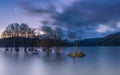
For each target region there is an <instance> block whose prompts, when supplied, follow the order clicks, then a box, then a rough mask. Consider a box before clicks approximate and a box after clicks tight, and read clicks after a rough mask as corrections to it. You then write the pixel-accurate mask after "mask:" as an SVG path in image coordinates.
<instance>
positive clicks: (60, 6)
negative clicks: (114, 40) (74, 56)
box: [0, 0, 120, 38]
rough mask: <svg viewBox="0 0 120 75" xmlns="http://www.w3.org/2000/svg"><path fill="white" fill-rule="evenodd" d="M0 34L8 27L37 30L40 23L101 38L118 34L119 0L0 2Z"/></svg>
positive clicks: (20, 0)
mask: <svg viewBox="0 0 120 75" xmlns="http://www.w3.org/2000/svg"><path fill="white" fill-rule="evenodd" d="M0 9H1V11H0V33H1V32H2V31H3V30H4V29H5V27H6V26H7V25H9V24H11V23H15V22H17V23H27V24H28V25H30V26H31V27H34V28H38V27H40V26H41V25H42V23H43V21H47V22H48V24H50V25H51V26H52V25H53V26H54V25H60V26H62V27H63V28H64V29H66V30H72V31H76V32H77V33H78V34H79V35H80V36H81V37H85V38H88V37H89V38H90V37H103V36H106V35H108V34H111V33H115V32H119V31H120V0H0Z"/></svg>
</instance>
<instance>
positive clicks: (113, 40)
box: [78, 32, 120, 46]
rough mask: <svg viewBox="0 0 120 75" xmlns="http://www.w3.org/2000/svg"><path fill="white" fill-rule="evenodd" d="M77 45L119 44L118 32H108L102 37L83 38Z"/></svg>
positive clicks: (119, 35)
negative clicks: (108, 33)
mask: <svg viewBox="0 0 120 75" xmlns="http://www.w3.org/2000/svg"><path fill="white" fill-rule="evenodd" d="M78 45H79V46H120V32H118V33H115V34H110V35H108V36H106V37H103V38H89V39H84V40H82V41H81V42H79V44H78Z"/></svg>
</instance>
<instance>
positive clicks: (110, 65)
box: [0, 47, 120, 75]
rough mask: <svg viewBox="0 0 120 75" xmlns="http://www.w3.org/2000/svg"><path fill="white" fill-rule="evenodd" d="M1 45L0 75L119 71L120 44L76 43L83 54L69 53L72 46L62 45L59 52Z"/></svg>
mask: <svg viewBox="0 0 120 75" xmlns="http://www.w3.org/2000/svg"><path fill="white" fill-rule="evenodd" d="M0 49H1V50H0V75H120V47H79V48H78V49H77V51H83V52H84V53H85V55H86V56H85V57H83V58H79V57H76V58H71V57H68V56H67V54H69V53H70V52H71V51H72V47H69V48H64V50H62V51H61V56H55V54H52V55H51V56H46V55H45V54H44V53H42V52H41V50H40V51H39V53H40V54H39V55H33V54H30V53H24V52H22V51H21V52H19V53H16V52H5V51H4V48H0Z"/></svg>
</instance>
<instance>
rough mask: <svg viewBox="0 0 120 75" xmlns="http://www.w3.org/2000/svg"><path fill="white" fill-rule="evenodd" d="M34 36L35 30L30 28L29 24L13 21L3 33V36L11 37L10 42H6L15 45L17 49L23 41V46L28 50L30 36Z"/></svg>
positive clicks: (11, 45)
mask: <svg viewBox="0 0 120 75" xmlns="http://www.w3.org/2000/svg"><path fill="white" fill-rule="evenodd" d="M33 36H34V30H33V29H32V28H30V27H29V26H28V25H27V24H24V23H22V24H18V23H13V24H10V25H9V26H7V27H6V29H5V31H4V32H3V33H2V38H6V39H9V41H7V42H9V43H7V42H6V44H7V45H8V46H10V47H12V48H13V47H15V50H18V47H20V46H21V44H19V43H20V42H21V41H22V43H23V44H22V46H24V49H25V51H26V49H27V45H28V40H27V39H28V38H31V37H33Z"/></svg>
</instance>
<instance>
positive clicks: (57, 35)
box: [42, 26, 64, 55]
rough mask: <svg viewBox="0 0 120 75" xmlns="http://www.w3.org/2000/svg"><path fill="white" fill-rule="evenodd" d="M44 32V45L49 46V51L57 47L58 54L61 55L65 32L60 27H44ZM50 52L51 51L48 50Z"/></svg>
mask: <svg viewBox="0 0 120 75" xmlns="http://www.w3.org/2000/svg"><path fill="white" fill-rule="evenodd" d="M42 31H43V32H44V33H45V34H44V36H45V37H44V38H43V39H44V40H43V44H44V45H45V46H47V48H48V49H49V48H50V49H51V47H53V46H55V50H56V54H57V55H58V54H60V48H61V47H60V46H61V45H62V44H61V41H62V38H63V37H64V34H63V30H62V29H61V28H60V27H54V28H52V27H50V26H43V27H42ZM48 52H50V51H49V50H48Z"/></svg>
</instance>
